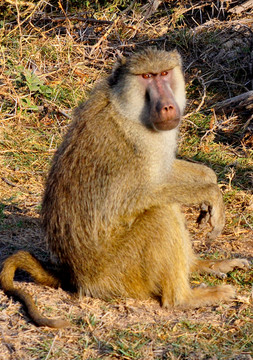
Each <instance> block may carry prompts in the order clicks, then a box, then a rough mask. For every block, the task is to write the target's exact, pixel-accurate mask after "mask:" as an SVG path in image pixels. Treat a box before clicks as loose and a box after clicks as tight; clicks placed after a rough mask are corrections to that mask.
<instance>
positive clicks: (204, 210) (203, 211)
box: [197, 203, 211, 227]
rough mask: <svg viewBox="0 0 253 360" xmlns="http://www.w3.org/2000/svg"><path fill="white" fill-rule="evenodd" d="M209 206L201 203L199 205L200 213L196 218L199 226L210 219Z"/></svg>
mask: <svg viewBox="0 0 253 360" xmlns="http://www.w3.org/2000/svg"><path fill="white" fill-rule="evenodd" d="M210 213H211V207H210V206H208V205H207V204H205V203H203V204H201V205H200V213H199V216H198V218H197V223H198V224H199V227H203V226H204V225H205V224H207V223H208V222H209V220H210Z"/></svg>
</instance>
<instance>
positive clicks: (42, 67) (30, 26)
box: [0, 0, 253, 360]
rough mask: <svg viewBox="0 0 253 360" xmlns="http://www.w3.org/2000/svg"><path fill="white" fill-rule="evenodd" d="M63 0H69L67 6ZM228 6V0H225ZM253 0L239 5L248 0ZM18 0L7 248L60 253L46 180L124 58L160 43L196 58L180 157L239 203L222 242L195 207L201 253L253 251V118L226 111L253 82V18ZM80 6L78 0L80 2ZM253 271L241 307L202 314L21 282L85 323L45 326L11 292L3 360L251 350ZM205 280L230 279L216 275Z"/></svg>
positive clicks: (4, 102)
mask: <svg viewBox="0 0 253 360" xmlns="http://www.w3.org/2000/svg"><path fill="white" fill-rule="evenodd" d="M54 3H56V2H54ZM225 3H227V5H228V2H225ZM240 3H242V1H235V2H233V4H232V5H231V6H233V7H235V6H236V5H239V4H240ZM60 4H61V3H58V5H55V6H52V7H50V6H49V5H47V3H45V2H44V1H42V0H40V1H38V2H37V3H33V2H26V3H25V4H24V3H21V2H20V1H16V0H15V1H14V0H8V1H7V2H6V3H5V5H2V3H1V4H0V14H1V15H3V17H4V20H3V21H2V22H1V28H0V43H1V48H0V49H1V50H0V66H1V67H0V71H1V73H0V106H1V114H0V126H1V127H0V129H1V132H0V155H1V157H0V162H1V163H0V177H1V178H0V194H1V199H0V234H1V240H0V257H1V260H3V259H4V258H5V257H6V256H8V255H10V254H11V253H13V251H15V250H17V249H27V250H30V251H32V252H34V253H35V254H36V255H37V256H38V257H39V258H40V259H42V260H47V259H48V252H47V249H46V245H45V243H44V240H43V235H42V233H41V230H40V226H39V209H40V201H41V194H42V191H43V183H44V179H45V177H46V174H47V170H48V167H49V163H50V159H51V157H52V154H53V152H54V151H55V149H56V147H57V145H58V144H59V142H60V141H61V138H62V134H63V133H64V132H65V130H66V127H67V125H68V123H69V121H70V119H69V117H70V113H71V109H72V108H73V107H75V106H76V105H77V104H78V103H79V102H80V101H81V100H83V99H85V98H87V96H88V92H89V90H90V89H91V88H92V86H93V84H94V82H95V81H96V80H97V79H99V78H100V77H102V76H105V74H106V73H107V72H108V71H109V69H110V68H111V66H112V64H113V62H114V61H115V59H116V58H117V56H119V55H122V54H129V53H131V52H132V51H134V50H135V49H138V48H139V47H142V46H147V45H156V46H158V47H161V48H166V49H170V48H173V47H177V48H178V49H179V51H180V52H181V53H182V55H183V58H184V64H185V69H186V79H187V92H188V99H189V101H188V109H187V115H186V117H185V122H184V124H183V126H182V129H181V139H180V148H179V153H180V156H182V157H183V158H185V159H192V160H196V161H201V162H203V163H206V164H207V165H209V166H211V167H212V168H213V169H214V170H215V171H216V173H217V174H218V177H219V182H220V184H221V188H222V190H223V193H224V199H225V202H226V212H227V223H226V227H225V229H224V232H223V235H222V236H220V237H219V238H218V239H216V240H215V241H213V242H212V244H208V243H207V242H206V241H205V235H206V232H207V231H208V229H197V227H196V225H195V220H196V217H197V211H196V209H193V208H186V207H185V209H184V210H185V213H186V216H187V219H188V226H189V228H190V231H191V233H192V236H193V245H194V247H195V249H196V251H197V252H199V253H201V254H202V256H206V257H219V258H223V257H224V258H226V257H231V256H235V257H237V256H243V257H247V258H248V259H249V260H251V259H252V257H253V217H252V210H253V195H252V185H253V151H252V141H253V140H252V126H253V125H252V114H251V113H250V112H249V111H246V110H245V111H243V112H242V111H241V112H236V111H231V113H230V114H226V115H217V114H215V112H214V111H213V110H212V109H213V108H214V105H215V103H216V102H218V101H221V100H224V99H226V98H229V97H231V96H235V95H238V94H240V93H242V92H245V91H248V90H252V88H253V84H252V80H250V79H252V68H251V67H250V64H252V58H251V56H252V54H251V53H252V46H253V43H252V16H250V14H249V11H248V12H244V13H242V14H239V15H233V14H231V13H230V12H229V10H230V8H231V6H229V5H228V8H227V9H223V8H222V5H221V2H214V1H210V2H206V3H205V2H190V1H182V2H177V1H170V2H164V3H162V4H161V5H160V6H159V8H158V9H157V11H156V12H155V13H153V14H152V15H150V16H148V15H147V14H148V12H147V7H145V6H144V4H145V2H142V3H140V2H135V3H132V7H131V6H130V7H127V6H126V5H127V4H126V3H124V2H121V3H120V2H119V1H118V2H117V1H114V2H112V3H110V4H109V3H106V2H105V3H104V5H103V6H102V5H101V6H99V4H98V2H97V3H96V4H97V5H96V6H95V5H94V6H93V8H92V6H91V5H90V6H89V8H85V6H84V5H83V7H82V8H79V9H77V10H75V11H74V9H73V8H71V9H69V10H67V9H66V7H64V6H63V5H62V8H61V5H60ZM76 4H77V5H78V1H77V2H76ZM252 278H253V272H252V270H250V271H248V272H243V271H234V272H233V273H232V274H230V275H229V276H228V278H227V279H226V282H228V283H230V284H233V285H235V286H236V288H237V289H238V298H237V300H236V301H234V302H232V303H230V304H223V305H220V306H216V307H206V308H202V309H198V310H195V311H172V312H170V311H166V310H163V309H161V308H160V307H159V305H158V304H157V303H155V302H153V301H146V302H140V301H134V300H131V299H118V300H115V301H111V302H104V301H101V300H98V299H91V298H84V299H82V300H79V299H76V298H72V297H71V295H70V294H68V293H65V292H63V291H62V290H53V289H49V288H42V287H41V286H37V285H35V284H34V283H32V282H30V281H29V278H27V277H25V276H24V274H22V273H20V274H19V275H18V277H17V280H20V279H21V280H24V279H25V284H22V286H24V287H25V288H26V289H27V290H28V291H29V292H30V293H31V294H32V295H33V297H34V298H36V300H37V298H38V305H41V309H42V310H43V312H44V313H45V314H47V315H48V316H61V317H65V318H68V319H69V320H70V321H71V323H72V325H73V326H72V328H70V329H64V330H51V329H39V328H37V327H35V326H34V325H33V324H32V323H31V322H30V320H29V319H28V318H27V317H26V315H25V313H24V312H23V310H22V308H21V306H20V304H19V303H17V302H14V301H13V300H11V299H8V298H7V297H6V296H5V295H4V294H3V292H0V299H1V308H0V330H1V333H0V336H1V344H0V359H4V360H5V359H47V360H48V359H76V360H77V359H90V360H91V359H100V358H103V359H173V360H174V359H238V360H239V359H247V360H249V359H251V358H252V346H253V343H252V342H253V338H252V333H253V326H252V321H253V317H252V296H251V295H250V293H251V287H252ZM192 282H193V284H194V285H197V284H200V283H202V282H206V283H210V284H216V283H220V280H219V279H216V278H213V277H211V276H205V277H199V276H197V275H195V276H194V277H193V278H192Z"/></svg>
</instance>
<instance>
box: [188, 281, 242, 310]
mask: <svg viewBox="0 0 253 360" xmlns="http://www.w3.org/2000/svg"><path fill="white" fill-rule="evenodd" d="M233 298H235V289H234V288H233V287H232V286H231V285H219V286H213V287H210V286H208V287H203V286H200V287H197V288H195V289H192V293H191V297H190V298H189V299H188V300H187V302H186V303H185V307H186V308H187V307H190V308H197V307H201V306H207V305H215V304H219V303H220V302H223V301H231V300H232V299H233Z"/></svg>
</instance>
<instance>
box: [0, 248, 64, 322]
mask: <svg viewBox="0 0 253 360" xmlns="http://www.w3.org/2000/svg"><path fill="white" fill-rule="evenodd" d="M17 269H21V270H24V271H26V272H28V273H29V274H30V275H31V276H32V277H33V279H34V280H35V281H36V282H37V283H39V284H42V285H47V286H51V287H54V288H57V287H59V286H60V285H61V282H60V280H59V279H57V278H56V277H54V276H52V275H51V274H50V273H49V272H48V271H47V270H45V269H44V268H43V267H42V265H41V263H40V262H39V261H38V260H37V259H36V258H35V257H34V256H32V255H31V254H30V253H29V252H27V251H18V252H17V253H16V254H14V255H12V256H10V257H8V258H7V259H6V260H5V261H4V264H3V269H2V271H1V274H0V284H1V286H2V288H3V290H4V292H5V293H6V294H7V295H10V296H13V297H15V298H17V299H18V300H20V301H21V302H22V303H23V304H24V305H25V307H26V308H27V312H28V314H29V316H30V317H31V318H32V320H33V321H34V322H35V323H36V324H37V325H39V326H49V327H52V328H62V327H66V326H69V325H70V324H69V323H68V322H67V321H65V320H61V319H48V318H46V317H43V316H42V315H41V314H40V313H39V311H38V309H37V307H36V305H35V303H34V301H33V299H32V297H31V296H30V295H29V294H28V293H26V292H25V291H23V290H22V289H19V288H15V287H14V284H13V278H14V275H15V272H16V270H17Z"/></svg>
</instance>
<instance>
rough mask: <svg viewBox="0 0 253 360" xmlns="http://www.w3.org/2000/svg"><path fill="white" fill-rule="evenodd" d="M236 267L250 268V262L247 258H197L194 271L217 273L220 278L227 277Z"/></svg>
mask: <svg viewBox="0 0 253 360" xmlns="http://www.w3.org/2000/svg"><path fill="white" fill-rule="evenodd" d="M235 268H238V269H248V268H250V263H249V262H248V260H246V259H230V260H197V262H196V263H195V265H194V268H193V269H192V270H193V271H199V272H200V273H203V272H204V273H208V274H213V275H216V276H218V277H220V278H226V276H227V275H226V274H227V273H228V272H230V271H233V270H234V269H235Z"/></svg>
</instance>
